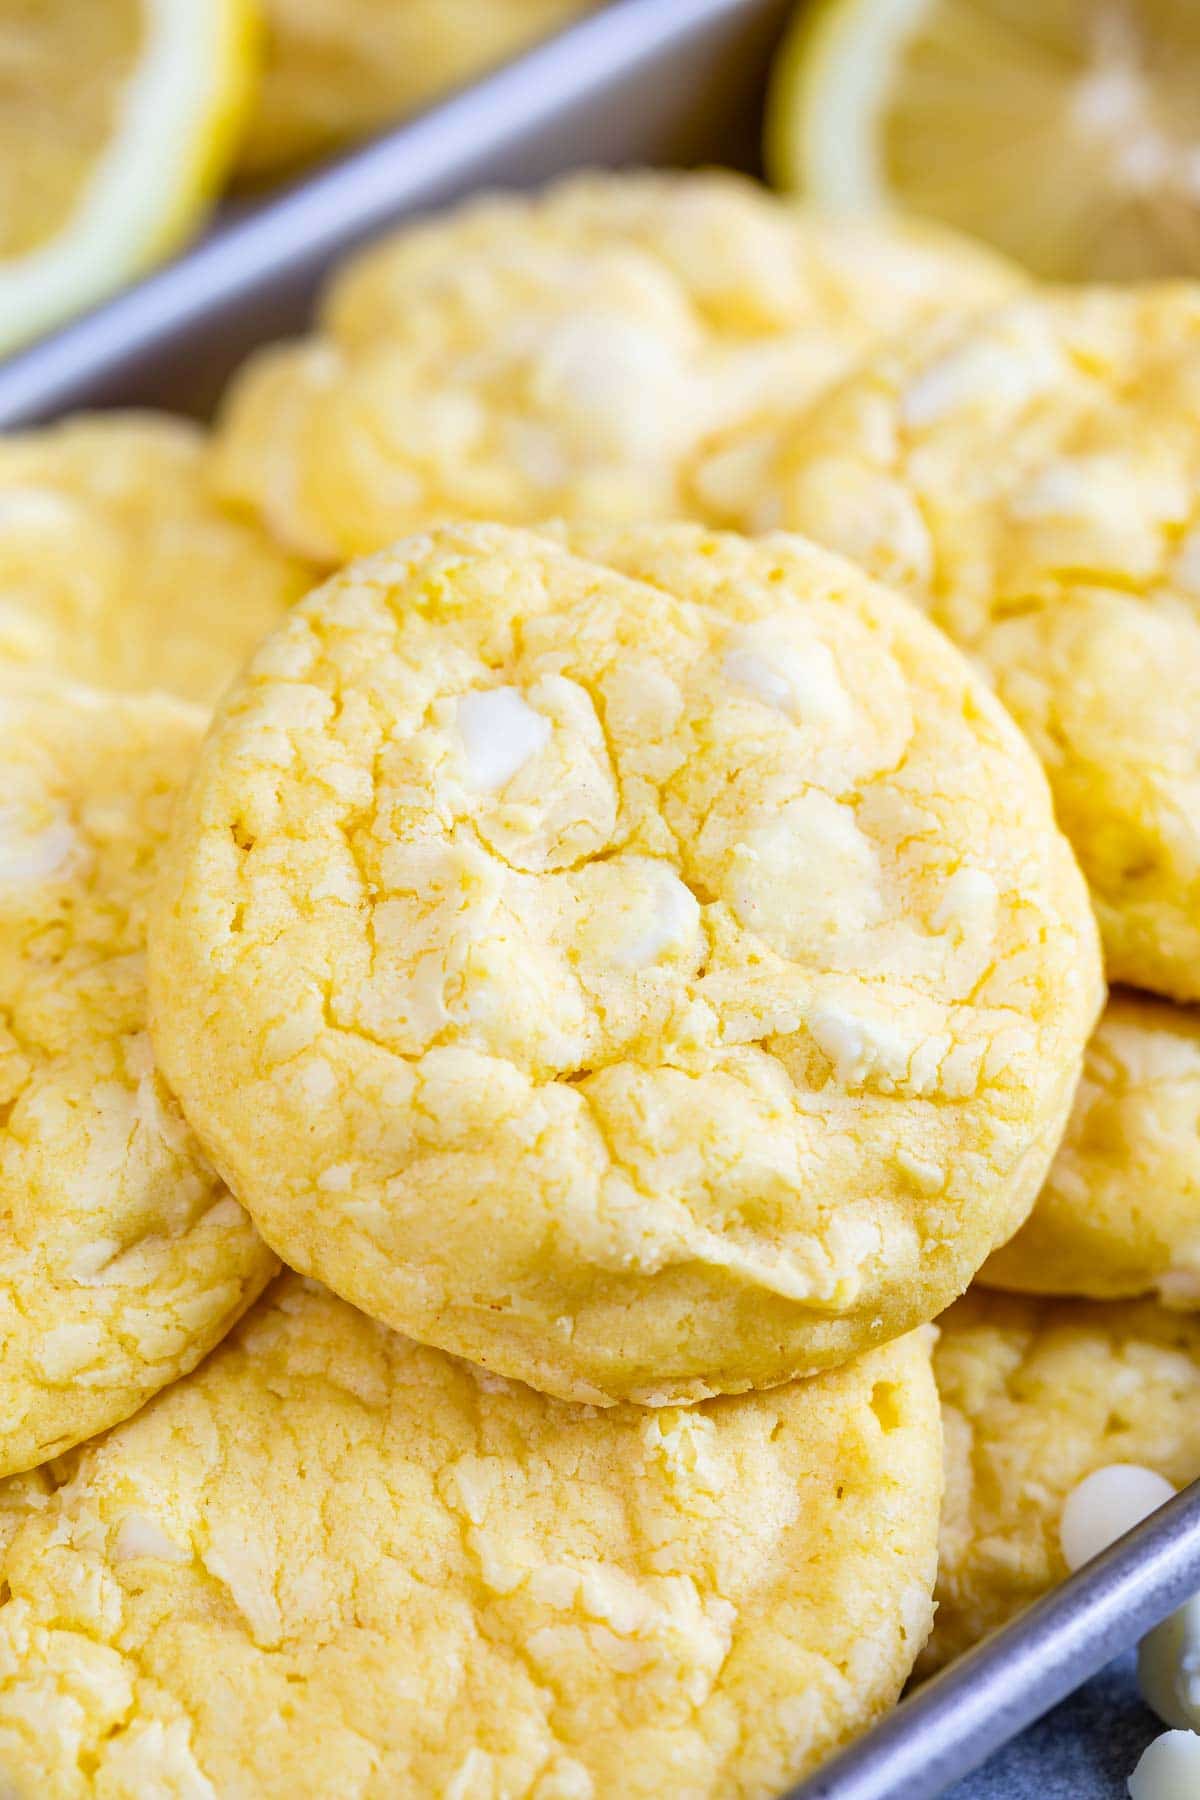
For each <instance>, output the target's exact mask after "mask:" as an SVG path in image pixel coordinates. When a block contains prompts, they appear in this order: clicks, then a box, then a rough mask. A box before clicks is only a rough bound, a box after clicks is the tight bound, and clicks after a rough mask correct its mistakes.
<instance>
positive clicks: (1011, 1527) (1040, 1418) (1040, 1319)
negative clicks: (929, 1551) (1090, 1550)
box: [922, 1288, 1200, 1669]
mask: <svg viewBox="0 0 1200 1800" xmlns="http://www.w3.org/2000/svg"><path fill="white" fill-rule="evenodd" d="M938 1329H939V1337H938V1343H937V1348H936V1350H935V1352H934V1373H935V1375H936V1377H937V1383H938V1388H939V1390H940V1392H941V1396H942V1414H943V1421H944V1424H945V1428H946V1498H945V1503H944V1506H943V1510H942V1527H941V1546H940V1550H939V1560H938V1581H937V1592H936V1600H937V1612H936V1615H935V1622H934V1629H933V1636H932V1637H931V1639H930V1641H929V1646H928V1648H927V1650H926V1651H925V1653H924V1656H923V1657H922V1666H923V1667H924V1668H926V1669H934V1668H938V1667H940V1666H941V1665H942V1664H943V1663H945V1662H949V1661H950V1659H951V1658H952V1657H954V1656H957V1655H959V1654H960V1652H962V1651H963V1650H967V1649H969V1648H970V1646H971V1645H972V1644H974V1643H976V1642H977V1641H978V1640H979V1639H980V1638H982V1637H985V1636H987V1634H988V1633H989V1632H991V1631H995V1630H996V1629H997V1628H998V1627H999V1626H1001V1625H1003V1624H1005V1623H1006V1621H1007V1620H1008V1619H1010V1618H1012V1617H1013V1616H1014V1614H1016V1613H1018V1612H1020V1611H1021V1610H1022V1608H1024V1607H1025V1606H1028V1605H1029V1604H1030V1603H1031V1602H1032V1601H1034V1600H1036V1599H1037V1598H1038V1597H1039V1595H1041V1594H1043V1593H1044V1592H1045V1591H1046V1589H1047V1588H1049V1587H1052V1586H1053V1585H1054V1584H1055V1583H1056V1582H1058V1581H1061V1580H1063V1578H1064V1577H1065V1576H1066V1574H1067V1567H1066V1563H1065V1562H1064V1560H1063V1555H1062V1549H1061V1546H1060V1544H1059V1536H1058V1532H1059V1520H1060V1518H1061V1515H1062V1509H1063V1502H1064V1501H1065V1500H1066V1498H1067V1495H1068V1494H1069V1493H1070V1492H1071V1490H1072V1489H1073V1488H1074V1487H1076V1486H1077V1484H1078V1483H1079V1482H1080V1481H1082V1480H1083V1478H1084V1477H1085V1476H1086V1475H1090V1474H1091V1473H1092V1472H1093V1470H1095V1469H1100V1468H1104V1467H1106V1466H1107V1465H1109V1464H1111V1463H1137V1464H1141V1465H1143V1466H1145V1467H1148V1468H1151V1469H1154V1470H1156V1471H1157V1473H1158V1474H1160V1475H1163V1476H1165V1477H1166V1479H1167V1480H1168V1481H1170V1482H1172V1483H1173V1484H1174V1485H1175V1486H1176V1487H1182V1486H1183V1485H1184V1484H1185V1483H1187V1482H1189V1481H1191V1480H1193V1479H1194V1478H1196V1477H1197V1476H1200V1319H1194V1318H1189V1317H1186V1316H1185V1315H1183V1314H1180V1313H1176V1312H1169V1311H1168V1310H1167V1309H1166V1308H1164V1307H1161V1306H1157V1305H1155V1303H1154V1302H1153V1301H1149V1300H1143V1301H1140V1302H1125V1303H1122V1304H1115V1305H1114V1304H1109V1305H1097V1304H1094V1303H1091V1302H1089V1301H1086V1300H1057V1301H1053V1300H1035V1299H1028V1298H1024V1297H1020V1296H1018V1295H1015V1294H994V1293H986V1292H983V1291H981V1290H980V1289H978V1288H972V1290H971V1292H970V1293H969V1294H967V1295H966V1296H965V1297H964V1298H963V1299H962V1300H960V1301H958V1303H957V1304H956V1305H955V1306H952V1307H951V1308H950V1310H949V1312H947V1313H945V1314H944V1315H943V1316H942V1318H940V1319H939V1320H938Z"/></svg>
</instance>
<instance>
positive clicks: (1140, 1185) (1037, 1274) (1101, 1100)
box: [981, 992, 1200, 1310]
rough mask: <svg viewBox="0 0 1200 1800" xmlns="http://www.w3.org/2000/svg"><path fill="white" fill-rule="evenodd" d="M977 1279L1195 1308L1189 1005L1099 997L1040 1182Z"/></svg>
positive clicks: (1199, 1028) (1194, 1106)
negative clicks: (1098, 1013) (1101, 1003)
mask: <svg viewBox="0 0 1200 1800" xmlns="http://www.w3.org/2000/svg"><path fill="white" fill-rule="evenodd" d="M981 1279H982V1280H984V1281H987V1282H990V1283H994V1284H995V1285H996V1286H997V1287H1002V1288H1017V1289H1019V1290H1021V1291H1023V1292H1027V1293H1039V1294H1082V1295H1086V1296H1088V1297H1090V1298H1091V1299H1093V1300H1105V1299H1115V1298H1119V1297H1123V1296H1133V1295H1138V1294H1147V1293H1151V1292H1156V1293H1157V1295H1158V1297H1159V1298H1160V1299H1161V1300H1162V1301H1163V1303H1164V1304H1165V1305H1168V1306H1177V1307H1181V1308H1183V1309H1185V1310H1186V1309H1193V1310H1200V1009H1197V1008H1196V1007H1184V1006H1173V1005H1172V1004H1171V1003H1170V1002H1169V1001H1165V1000H1155V999H1153V998H1151V997H1150V996H1149V995H1145V994H1135V993H1132V992H1122V993H1116V994H1114V995H1113V996H1112V997H1111V999H1110V1000H1109V1003H1108V1006H1107V1007H1106V1008H1105V1011H1104V1014H1103V1016H1102V1017H1101V1020H1100V1023H1099V1025H1098V1026H1097V1028H1096V1031H1095V1033H1094V1034H1093V1036H1092V1039H1091V1041H1090V1043H1089V1044H1088V1047H1087V1053H1086V1055H1085V1057H1084V1063H1083V1076H1082V1078H1081V1080H1080V1084H1079V1088H1078V1090H1077V1092H1076V1095H1075V1104H1074V1106H1073V1108H1072V1111H1071V1118H1070V1122H1069V1123H1068V1125H1067V1131H1066V1136H1065V1137H1064V1139H1063V1142H1062V1144H1061V1145H1060V1146H1059V1150H1058V1154H1057V1156H1056V1157H1055V1159H1054V1162H1053V1164H1052V1165H1051V1169H1050V1174H1049V1176H1048V1177H1047V1180H1046V1185H1045V1187H1044V1188H1043V1189H1042V1191H1041V1193H1040V1194H1039V1195H1038V1198H1037V1203H1036V1205H1035V1206H1034V1209H1033V1211H1032V1213H1031V1214H1030V1216H1029V1219H1028V1222H1027V1223H1026V1224H1025V1225H1023V1226H1022V1227H1021V1229H1020V1231H1018V1233H1017V1235H1016V1237H1014V1238H1013V1239H1012V1241H1011V1242H1010V1243H1008V1244H1005V1245H1004V1246H1003V1248H1001V1249H1000V1250H997V1251H996V1252H994V1254H993V1255H992V1256H990V1257H989V1258H988V1261H987V1263H986V1264H985V1265H984V1268H983V1271H982V1274H981Z"/></svg>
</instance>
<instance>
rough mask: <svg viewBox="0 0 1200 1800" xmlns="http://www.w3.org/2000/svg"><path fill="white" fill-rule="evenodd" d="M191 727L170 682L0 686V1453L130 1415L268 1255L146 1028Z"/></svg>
mask: <svg viewBox="0 0 1200 1800" xmlns="http://www.w3.org/2000/svg"><path fill="white" fill-rule="evenodd" d="M202 727H203V720H202V718H201V717H200V715H198V714H197V713H195V712H194V711H193V710H192V709H191V708H190V707H186V706H184V705H183V703H182V702H179V701H176V700H172V699H169V698H167V697H165V696H164V697H161V698H160V697H155V696H132V695H131V696H128V697H125V698H121V697H118V696H107V695H101V694H98V693H93V692H92V691H90V690H87V689H83V688H74V687H50V686H37V687H23V686H20V687H18V686H13V685H12V684H11V683H9V684H7V685H5V686H3V687H0V757H2V761H3V767H4V775H5V794H4V802H3V806H0V1471H2V1472H5V1473H7V1472H8V1471H10V1470H18V1469H23V1468H29V1467H31V1466H32V1465H33V1464H35V1463H39V1462H43V1461H44V1460H45V1459H46V1458H47V1457H50V1456H53V1455H55V1454H56V1453H57V1452H58V1451H59V1450H61V1449H63V1448H64V1447H65V1446H67V1445H70V1444H74V1443H77V1442H78V1441H79V1439H81V1438H84V1437H89V1436H90V1435H91V1434H92V1433H93V1432H96V1431H100V1430H102V1429H103V1428H104V1427H105V1426H107V1425H111V1424H113V1423H114V1422H115V1421H116V1420H118V1419H123V1418H125V1417H126V1416H127V1415H128V1414H129V1413H131V1412H133V1410H134V1409H135V1408H136V1407H138V1406H140V1405H141V1403H142V1402H143V1401H144V1400H145V1399H147V1398H148V1397H149V1395H151V1394H153V1393H154V1392H156V1390H157V1389H158V1388H160V1387H162V1386H163V1384H164V1382H168V1381H171V1380H173V1379H174V1378H175V1376H177V1375H179V1374H181V1373H182V1372H183V1371H184V1370H185V1369H189V1368H191V1367H192V1365H193V1364H194V1363H195V1362H196V1361H197V1360H198V1359H199V1358H200V1357H201V1356H203V1355H204V1353H205V1351H207V1350H208V1349H210V1348H211V1346H212V1345H213V1344H214V1343H215V1342H216V1341H217V1339H218V1338H220V1336H221V1335H222V1333H223V1332H224V1331H225V1330H226V1329H227V1328H228V1327H229V1326H230V1325H231V1324H232V1323H233V1321H234V1320H235V1319H236V1318H237V1317H238V1315H239V1313H241V1312H242V1310H243V1309H244V1308H245V1307H246V1306H247V1305H248V1304H249V1303H250V1301H251V1300H252V1299H253V1298H254V1296H255V1295H256V1294H257V1293H258V1291H259V1290H260V1289H261V1288H262V1286H263V1284H264V1283H265V1282H266V1281H267V1279H268V1277H269V1276H270V1274H271V1272H272V1270H273V1269H274V1267H275V1262H274V1259H273V1257H272V1256H271V1255H270V1253H269V1252H268V1250H267V1249H266V1247H265V1245H264V1244H263V1243H262V1242H261V1240H260V1239H259V1237H258V1235H257V1233H256V1232H255V1231H254V1229H253V1227H252V1226H251V1224H250V1221H249V1220H248V1219H247V1217H246V1215H245V1213H244V1212H243V1211H242V1209H241V1207H239V1206H238V1205H237V1204H236V1203H235V1202H234V1201H233V1200H232V1199H231V1197H230V1195H229V1194H228V1192H227V1191H226V1189H225V1188H224V1187H223V1186H222V1185H221V1183H220V1181H219V1180H218V1179H217V1177H216V1176H215V1175H214V1174H213V1172H212V1170H211V1169H210V1168H209V1166H208V1164H207V1163H206V1162H205V1161H204V1158H203V1156H202V1155H201V1152H200V1147H199V1145H198V1144H197V1143H196V1140H195V1139H194V1137H193V1136H192V1134H191V1132H190V1131H189V1130H188V1128H187V1126H186V1125H185V1123H184V1121H183V1118H182V1116H181V1114H180V1112H179V1109H178V1107H177V1106H176V1104H175V1102H174V1101H173V1100H172V1098H171V1096H170V1095H169V1094H168V1092H167V1089H166V1087H165V1085H164V1083H163V1080H162V1078H161V1076H160V1075H159V1074H158V1073H157V1072H156V1070H155V1066H154V1062H153V1059H152V1057H151V1052H150V1042H149V1037H148V1035H147V1031H146V989H145V909H146V900H147V892H148V889H149V886H150V882H151V880H152V877H153V874H154V869H155V864H156V862H157V859H158V855H159V853H160V850H161V847H162V844H163V840H164V837H165V834H166V828H167V817H168V813H169V810H170V807H171V803H172V798H173V795H174V792H175V789H176V788H177V787H178V785H179V783H180V781H181V780H182V778H183V776H184V774H185V773H186V771H187V769H188V767H189V765H190V763H191V760H192V757H193V756H194V754H195V751H196V745H197V742H198V740H199V737H200V733H201V730H202Z"/></svg>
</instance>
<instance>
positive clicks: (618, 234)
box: [214, 173, 1021, 564]
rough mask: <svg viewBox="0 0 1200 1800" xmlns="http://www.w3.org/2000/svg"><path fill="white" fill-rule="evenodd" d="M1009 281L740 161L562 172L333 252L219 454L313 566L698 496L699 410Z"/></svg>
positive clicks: (259, 360)
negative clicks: (490, 523)
mask: <svg viewBox="0 0 1200 1800" xmlns="http://www.w3.org/2000/svg"><path fill="white" fill-rule="evenodd" d="M1020 279H1021V278H1020V277H1018V275H1017V274H1016V273H1015V272H1014V271H1013V270H1012V269H1011V268H1010V267H1009V266H1008V265H1006V264H1004V263H1003V262H1001V261H1000V260H999V259H998V258H996V257H995V256H994V255H993V254H992V253H991V252H990V251H985V250H981V249H980V248H979V247H978V246H977V245H975V244H971V243H967V242H965V241H964V240H961V239H958V238H955V237H953V236H947V235H946V234H944V233H942V232H941V231H940V230H938V229H936V228H932V227H922V226H914V225H908V224H904V225H899V224H878V223H871V224H868V225H863V224H859V223H857V222H846V221H839V222H835V221H831V220H823V219H818V218H815V217H808V216H806V215H805V214H803V213H802V212H799V211H798V210H797V209H796V208H795V207H794V206H790V205H788V204H786V203H785V202H783V201H780V200H778V199H776V198H774V197H773V196H771V195H769V194H768V193H767V192H766V190H765V189H763V188H760V187H758V186H757V185H755V184H754V183H752V182H749V181H747V180H745V179H743V178H741V177H738V176H732V175H727V174H702V175H695V174H693V175H679V174H676V175H666V174H661V173H660V174H638V173H633V174H630V173H626V174H619V175H595V174H593V175H585V176H575V177H572V178H570V179H568V180H566V181H564V182H562V183H560V184H558V185H556V186H554V187H551V188H550V189H548V190H547V191H546V192H545V193H543V194H540V195H535V196H534V197H533V198H529V197H526V196H513V195H502V196H498V197H492V198H490V199H486V200H483V201H476V202H473V203H471V204H470V205H468V206H466V207H463V208H461V209H458V210H456V211H453V212H450V213H447V214H445V215H443V216H441V217H439V218H436V219H434V220H433V221H431V222H427V223H423V224H417V225H410V226H407V227H406V228H405V229H404V230H403V231H402V232H400V233H398V234H397V235H395V236H393V237H390V238H388V239H386V240H384V241H383V242H382V243H381V244H379V245H377V246H376V247H374V248H372V249H370V250H368V251H367V252H365V253H364V254H363V255H361V256H360V257H358V258H356V259H354V260H352V261H351V262H350V263H349V264H348V265H347V267H346V269H345V270H344V272H343V273H342V274H341V275H339V276H338V277H337V279H336V280H335V281H334V282H333V284H332V287H331V289H330V292H329V294H328V296H327V298H326V301H325V303H324V306H323V308H322V312H321V324H320V329H319V330H318V332H317V333H316V334H315V335H313V336H311V337H309V338H306V339H303V340H301V341H299V342H296V343H291V344H285V345H282V346H275V347H273V348H271V349H268V350H266V351H264V352H262V353H261V354H260V355H259V356H257V357H255V358H253V359H252V361H251V362H250V364H249V365H248V368H247V370H246V372H245V373H244V374H243V375H242V376H241V377H240V378H239V379H238V380H237V381H236V382H235V383H234V385H233V389H232V392H231V396H230V398H229V399H228V400H227V402H226V405H225V408H224V413H223V417H222V420H221V422H220V423H219V426H218V431H217V437H216V444H215V456H214V470H215V475H216V479H217V482H218V484H219V485H220V487H221V488H222V490H223V491H224V492H225V493H226V494H227V495H228V496H229V497H230V498H232V499H233V500H234V501H236V502H237V503H238V504H239V505H242V506H247V505H248V506H249V507H251V508H252V509H253V510H254V511H255V512H256V514H257V515H258V516H259V517H261V518H262V519H263V521H264V522H265V524H266V525H267V527H268V529H270V530H271V531H273V532H274V533H275V534H276V535H277V537H278V538H279V540H280V542H281V543H284V544H287V545H289V546H291V547H293V548H295V549H297V550H298V551H299V552H300V553H301V554H303V555H307V556H312V557H314V558H315V559H316V560H318V561H323V562H325V563H327V564H335V563H339V562H342V561H344V560H345V559H346V558H347V557H350V556H357V555H361V554H362V553H363V552H365V551H373V550H378V549H381V548H382V547H383V546H384V545H386V544H388V543H390V542H391V541H392V540H393V539H394V538H397V537H399V536H401V535H402V534H403V533H405V532H408V531H412V530H415V529H417V528H419V527H424V526H426V525H428V524H430V523H433V522H435V521H437V520H442V519H455V518H476V519H494V520H499V521H502V522H505V523H508V524H536V523H538V522H540V521H541V520H543V519H546V518H560V517H561V518H569V519H582V520H603V521H610V520H611V521H625V520H640V519H646V518H683V517H693V518H694V517H703V516H704V514H703V513H702V512H697V509H696V506H695V505H694V504H693V503H692V501H691V499H690V497H689V491H688V471H689V469H690V467H691V464H692V462H693V460H694V459H695V457H696V455H697V454H698V453H699V451H700V448H701V446H702V444H703V443H704V442H705V441H706V440H707V439H708V437H709V436H710V435H711V434H712V433H713V432H716V431H720V430H723V429H726V428H728V427H729V426H731V425H732V424H733V423H734V422H735V421H736V420H741V419H746V418H749V417H751V416H754V417H757V416H759V415H760V414H762V413H763V412H765V411H775V410H778V409H780V408H786V407H788V406H789V405H791V406H794V405H796V404H798V403H799V402H800V401H801V400H802V399H804V398H806V397H808V396H809V395H811V393H812V392H813V390H814V389H815V388H816V387H817V386H819V385H820V384H822V383H823V382H825V381H827V380H829V379H830V377H831V376H833V375H834V374H836V373H838V372H839V371H840V370H841V369H843V368H844V367H845V365H846V364H847V362H848V361H849V360H850V359H851V358H853V357H855V356H857V355H858V354H859V353H861V351H862V350H863V349H864V348H865V347H866V346H867V345H868V344H871V343H874V342H876V341H877V340H878V339H879V337H880V336H881V335H882V334H883V333H885V332H887V331H891V330H899V329H901V328H903V327H905V326H907V325H909V324H911V323H912V322H914V321H915V320H916V319H918V318H924V317H926V316H928V315H929V314H931V313H933V312H935V311H938V310H940V309H942V308H945V307H948V306H956V305H957V306H979V305H983V304H985V303H987V302H990V301H992V300H995V299H997V298H999V297H1000V296H1001V295H1003V294H1005V293H1008V292H1010V291H1011V290H1012V289H1013V288H1014V287H1015V286H1017V285H1019V282H1020Z"/></svg>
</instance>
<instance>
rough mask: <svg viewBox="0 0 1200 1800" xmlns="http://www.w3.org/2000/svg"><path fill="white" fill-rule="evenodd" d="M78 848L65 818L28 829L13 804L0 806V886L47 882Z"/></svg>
mask: <svg viewBox="0 0 1200 1800" xmlns="http://www.w3.org/2000/svg"><path fill="white" fill-rule="evenodd" d="M78 848H79V839H78V837H77V836H76V834H75V831H74V830H73V829H72V826H71V824H70V822H69V820H67V819H66V818H65V817H63V816H61V815H60V816H59V817H57V818H54V819H52V820H51V821H50V823H49V824H48V825H45V826H43V827H42V828H41V829H40V830H39V831H35V832H30V831H28V830H27V829H25V828H24V827H23V822H22V819H21V816H20V814H19V812H18V810H17V808H16V807H13V806H0V886H7V887H17V886H25V885H27V884H30V883H33V882H38V881H50V880H51V879H52V878H53V877H54V876H56V875H61V874H63V873H64V871H65V870H66V867H67V865H68V863H69V862H70V861H71V859H72V856H73V855H74V853H75V851H76V850H77V849H78Z"/></svg>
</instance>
